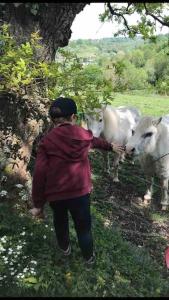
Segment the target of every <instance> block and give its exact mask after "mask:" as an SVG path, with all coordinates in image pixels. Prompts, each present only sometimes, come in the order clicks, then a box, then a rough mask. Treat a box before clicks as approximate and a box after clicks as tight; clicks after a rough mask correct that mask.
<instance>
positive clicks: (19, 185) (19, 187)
mask: <svg viewBox="0 0 169 300" xmlns="http://www.w3.org/2000/svg"><path fill="white" fill-rule="evenodd" d="M15 186H16V187H17V188H18V189H22V188H23V187H24V186H23V185H22V184H15Z"/></svg>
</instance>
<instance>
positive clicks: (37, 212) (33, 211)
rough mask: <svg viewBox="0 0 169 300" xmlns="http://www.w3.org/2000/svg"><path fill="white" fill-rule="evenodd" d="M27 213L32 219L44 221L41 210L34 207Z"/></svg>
mask: <svg viewBox="0 0 169 300" xmlns="http://www.w3.org/2000/svg"><path fill="white" fill-rule="evenodd" d="M29 212H30V213H31V215H32V216H33V217H37V218H40V219H44V214H43V211H42V209H41V208H36V207H34V208H32V209H30V210H29Z"/></svg>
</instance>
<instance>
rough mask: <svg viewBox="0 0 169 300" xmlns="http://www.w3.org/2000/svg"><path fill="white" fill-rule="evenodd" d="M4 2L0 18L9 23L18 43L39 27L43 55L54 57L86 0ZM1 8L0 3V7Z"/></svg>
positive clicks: (65, 41) (65, 39)
mask: <svg viewBox="0 0 169 300" xmlns="http://www.w3.org/2000/svg"><path fill="white" fill-rule="evenodd" d="M36 4H37V5H38V6H37V10H34V14H33V13H32V11H33V10H32V8H33V5H35V3H5V5H4V7H3V10H2V12H0V19H1V20H3V21H4V22H7V23H9V24H10V25H11V26H10V31H11V33H12V34H14V36H15V37H16V40H17V41H18V43H19V44H20V43H22V42H25V41H26V40H27V39H28V38H29V37H30V35H31V33H32V32H35V31H37V30H39V34H40V36H41V37H42V38H43V40H42V43H43V45H44V46H45V52H44V53H40V55H41V56H43V57H44V59H47V60H49V61H50V60H54V58H55V53H56V50H57V49H58V47H65V46H67V45H68V42H69V39H70V37H71V29H70V28H71V26H72V23H73V20H74V18H75V17H76V15H77V14H78V13H79V12H80V11H81V10H83V8H84V7H85V5H86V4H87V3H36ZM0 8H1V7H0Z"/></svg>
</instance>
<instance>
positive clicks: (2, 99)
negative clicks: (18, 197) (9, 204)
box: [0, 93, 50, 199]
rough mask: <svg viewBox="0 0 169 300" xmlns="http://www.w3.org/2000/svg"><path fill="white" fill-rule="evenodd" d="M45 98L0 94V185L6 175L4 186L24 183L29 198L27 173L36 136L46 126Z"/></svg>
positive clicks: (29, 175)
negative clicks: (5, 184)
mask: <svg viewBox="0 0 169 300" xmlns="http://www.w3.org/2000/svg"><path fill="white" fill-rule="evenodd" d="M48 107H49V100H48V99H41V98H40V97H37V96H36V98H34V97H28V96H25V97H23V98H20V97H16V95H14V94H9V93H1V94H0V111H1V118H0V174H1V183H2V182H3V180H4V177H6V176H7V178H8V182H7V186H8V187H9V186H10V185H11V184H12V185H13V184H16V183H19V184H23V185H24V186H25V187H26V190H27V194H28V199H29V198H30V193H31V174H30V171H29V170H28V168H27V167H28V163H29V161H30V157H31V153H32V147H33V143H34V140H35V139H36V137H37V136H38V135H39V134H40V133H41V132H42V131H43V130H44V128H46V127H47V126H48V125H49V123H50V122H49V119H48V116H47V111H48Z"/></svg>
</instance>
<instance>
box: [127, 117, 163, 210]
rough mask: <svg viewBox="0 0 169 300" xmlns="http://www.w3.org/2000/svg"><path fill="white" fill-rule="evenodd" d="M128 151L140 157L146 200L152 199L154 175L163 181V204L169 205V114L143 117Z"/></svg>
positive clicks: (130, 140) (130, 141) (128, 144)
mask: <svg viewBox="0 0 169 300" xmlns="http://www.w3.org/2000/svg"><path fill="white" fill-rule="evenodd" d="M126 152H127V153H129V154H131V153H132V154H133V155H134V156H135V157H136V158H138V159H139V161H140V163H141V166H142V168H143V171H144V173H145V175H146V179H147V182H148V184H147V191H146V194H145V195H144V199H145V200H151V198H152V192H153V177H154V175H156V176H157V177H159V178H160V181H161V191H162V196H161V206H162V210H166V209H167V207H168V206H169V199H168V180H169V115H166V116H163V117H161V118H153V117H143V118H141V120H140V121H139V123H138V125H137V126H136V128H135V133H134V135H133V136H132V137H131V138H130V139H129V140H128V143H127V144H126Z"/></svg>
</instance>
